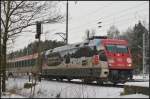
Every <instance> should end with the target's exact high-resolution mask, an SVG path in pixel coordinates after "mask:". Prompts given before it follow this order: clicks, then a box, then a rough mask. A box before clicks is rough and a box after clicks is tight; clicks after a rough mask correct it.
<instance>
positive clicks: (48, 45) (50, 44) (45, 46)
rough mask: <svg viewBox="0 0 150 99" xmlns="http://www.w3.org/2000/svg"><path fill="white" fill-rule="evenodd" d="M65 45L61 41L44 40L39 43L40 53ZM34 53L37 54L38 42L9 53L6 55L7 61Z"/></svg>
mask: <svg viewBox="0 0 150 99" xmlns="http://www.w3.org/2000/svg"><path fill="white" fill-rule="evenodd" d="M63 45H65V42H62V41H56V40H45V41H41V42H40V48H41V52H44V51H46V50H49V49H53V48H56V47H59V46H63ZM34 53H38V41H34V42H32V43H30V44H28V45H27V47H24V48H23V49H20V50H17V51H14V52H11V53H10V54H8V59H12V58H15V57H22V56H25V55H31V54H34Z"/></svg>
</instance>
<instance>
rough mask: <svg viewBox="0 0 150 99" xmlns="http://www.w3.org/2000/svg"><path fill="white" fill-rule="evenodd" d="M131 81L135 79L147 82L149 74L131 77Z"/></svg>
mask: <svg viewBox="0 0 150 99" xmlns="http://www.w3.org/2000/svg"><path fill="white" fill-rule="evenodd" d="M133 79H137V80H149V74H144V75H143V74H139V75H133Z"/></svg>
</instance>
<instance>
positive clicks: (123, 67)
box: [102, 39, 133, 83]
mask: <svg viewBox="0 0 150 99" xmlns="http://www.w3.org/2000/svg"><path fill="white" fill-rule="evenodd" d="M102 44H103V46H104V47H105V55H106V58H107V63H108V67H109V76H108V79H109V80H110V81H112V82H114V83H118V82H125V81H127V80H129V79H132V71H133V67H132V59H131V53H130V49H129V48H128V43H127V41H125V40H115V39H104V40H103V41H102Z"/></svg>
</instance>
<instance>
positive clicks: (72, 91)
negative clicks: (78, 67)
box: [2, 78, 149, 98]
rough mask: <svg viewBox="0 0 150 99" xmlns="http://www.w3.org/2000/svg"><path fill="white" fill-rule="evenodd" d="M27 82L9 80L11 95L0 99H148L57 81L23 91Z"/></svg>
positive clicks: (43, 83)
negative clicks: (24, 98) (32, 98)
mask: <svg viewBox="0 0 150 99" xmlns="http://www.w3.org/2000/svg"><path fill="white" fill-rule="evenodd" d="M26 82H28V79H26V78H16V79H13V78H9V79H8V81H7V90H8V91H9V92H11V93H13V94H9V95H6V96H2V98H14V97H15V98H16V97H18V98H22V97H26V98H29V97H34V98H149V96H147V95H143V94H132V95H120V94H121V93H122V92H123V88H114V87H102V86H101V87H100V86H90V85H84V84H80V85H78V84H72V83H65V82H57V81H45V80H42V82H38V84H37V85H36V87H35V93H34V96H32V95H33V93H32V92H33V89H32V90H31V89H25V88H24V83H26Z"/></svg>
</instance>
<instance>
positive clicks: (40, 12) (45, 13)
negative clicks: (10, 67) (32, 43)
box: [1, 1, 63, 92]
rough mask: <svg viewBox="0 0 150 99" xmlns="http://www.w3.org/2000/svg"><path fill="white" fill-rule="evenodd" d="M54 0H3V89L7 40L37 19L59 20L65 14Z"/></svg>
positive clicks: (3, 84) (49, 21)
mask: <svg viewBox="0 0 150 99" xmlns="http://www.w3.org/2000/svg"><path fill="white" fill-rule="evenodd" d="M57 3H58V2H56V1H55V2H54V1H1V28H2V29H3V31H1V37H2V45H3V46H2V53H3V54H4V55H3V61H2V64H3V65H2V66H3V67H2V68H3V69H2V73H3V80H2V91H3V92H5V89H6V86H5V78H6V53H7V41H8V40H10V39H13V38H15V37H16V36H17V35H18V34H19V33H22V32H23V30H26V28H27V27H29V26H32V25H35V22H36V21H42V22H47V23H56V22H59V21H60V20H61V19H62V18H63V16H61V15H59V14H58V13H55V12H58V11H56V9H55V8H56V4H57Z"/></svg>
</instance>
